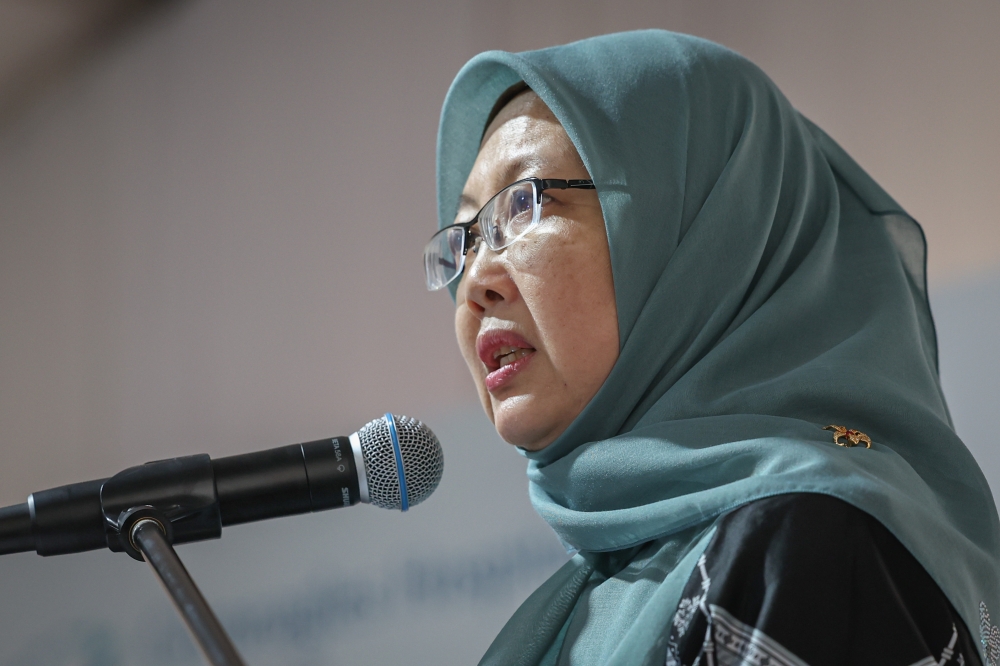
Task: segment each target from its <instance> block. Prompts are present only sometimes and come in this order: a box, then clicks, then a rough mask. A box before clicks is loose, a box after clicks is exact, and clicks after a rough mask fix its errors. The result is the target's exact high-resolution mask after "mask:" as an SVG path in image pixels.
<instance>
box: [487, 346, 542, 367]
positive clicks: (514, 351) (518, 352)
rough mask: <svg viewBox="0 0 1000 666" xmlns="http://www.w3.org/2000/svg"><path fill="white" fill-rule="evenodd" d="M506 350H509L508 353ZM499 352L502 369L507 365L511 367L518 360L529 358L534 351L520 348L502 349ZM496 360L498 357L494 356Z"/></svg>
mask: <svg viewBox="0 0 1000 666" xmlns="http://www.w3.org/2000/svg"><path fill="white" fill-rule="evenodd" d="M505 350H507V351H505ZM497 351H498V353H499V356H500V367H501V368H502V367H504V366H505V365H510V364H511V363H513V362H514V361H516V360H518V359H519V358H524V357H525V356H527V355H528V354H530V353H531V352H533V351H534V350H533V349H522V348H520V347H501V348H500V349H499V350H497ZM494 358H496V357H495V356H494Z"/></svg>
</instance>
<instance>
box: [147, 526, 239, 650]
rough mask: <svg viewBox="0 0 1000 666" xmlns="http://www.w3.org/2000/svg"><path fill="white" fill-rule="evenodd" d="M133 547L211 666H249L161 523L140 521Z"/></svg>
mask: <svg viewBox="0 0 1000 666" xmlns="http://www.w3.org/2000/svg"><path fill="white" fill-rule="evenodd" d="M131 537H132V543H133V544H134V545H135V547H136V548H137V549H138V550H139V551H140V552H141V553H142V556H143V557H144V558H145V560H146V562H147V563H148V564H149V566H151V567H152V568H153V571H155V572H156V575H157V576H159V578H160V582H161V583H163V588H164V589H165V590H166V591H167V594H169V595H170V598H171V599H173V600H174V605H175V606H176V607H177V610H178V612H180V614H181V618H183V620H184V622H185V623H186V624H187V626H188V629H190V630H191V634H192V636H194V640H195V643H197V644H198V647H200V648H201V651H202V653H203V654H204V655H205V659H206V660H207V661H208V663H210V664H212V666H246V663H245V662H244V661H243V658H242V657H240V654H239V652H237V651H236V646H234V645H233V642H232V641H231V640H230V639H229V636H228V635H227V634H226V630H225V629H223V628H222V625H221V624H220V623H219V620H218V618H216V617H215V613H213V612H212V609H211V608H210V607H209V605H208V602H206V601H205V597H203V596H201V592H200V591H199V590H198V587H197V586H196V585H195V584H194V580H192V579H191V575H190V574H189V573H188V572H187V569H185V568H184V564H183V563H182V562H181V560H180V558H179V557H177V553H176V552H174V549H173V547H172V546H171V545H170V542H168V541H167V538H166V536H165V535H164V533H163V528H161V527H160V525H159V523H158V522H157V521H155V520H153V519H151V518H144V519H142V520H140V521H138V522H137V523H136V524H135V526H134V527H133V528H132V534H131Z"/></svg>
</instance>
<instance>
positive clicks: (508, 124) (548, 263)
mask: <svg viewBox="0 0 1000 666" xmlns="http://www.w3.org/2000/svg"><path fill="white" fill-rule="evenodd" d="M529 176H536V177H539V178H562V179H567V180H569V179H577V178H581V179H586V178H590V176H589V174H588V173H587V170H586V168H585V167H584V166H583V161H582V160H581V159H580V155H579V154H578V153H577V151H576V148H575V147H574V146H573V143H572V142H571V141H570V139H569V136H567V134H566V131H565V130H564V129H563V127H562V125H560V124H559V121H558V120H556V118H555V116H554V115H552V112H551V111H549V109H548V107H547V106H546V105H545V104H544V103H543V102H542V101H541V99H539V97H538V96H537V95H535V94H534V93H532V92H526V93H523V94H521V95H519V96H517V97H515V98H514V99H513V100H511V102H510V103H509V104H507V106H505V107H504V108H503V110H502V111H501V112H500V113H499V115H498V116H497V117H496V119H494V121H493V122H492V123H491V124H490V126H489V127H488V128H487V130H486V134H485V136H484V138H483V143H482V146H481V147H480V150H479V156H478V157H477V159H476V163H475V166H473V168H472V172H471V173H470V174H469V179H468V180H467V181H466V183H465V189H464V190H463V193H462V205H461V207H460V209H459V211H458V216H457V219H456V221H459V222H463V221H466V220H469V219H472V217H473V216H475V214H476V212H477V211H478V210H479V209H480V208H481V207H482V206H483V204H485V203H486V202H487V201H488V200H489V199H490V198H491V197H492V196H493V195H494V194H496V193H497V192H499V191H500V190H501V189H503V188H504V187H506V186H507V185H510V184H511V183H513V182H514V181H516V180H520V179H522V178H527V177H529ZM457 296H458V298H457V310H456V312H455V331H456V334H457V336H458V344H459V346H460V347H461V349H462V356H464V357H465V362H466V363H467V364H468V366H469V370H470V371H471V372H472V378H473V379H474V380H475V382H476V388H477V389H478V391H479V397H480V400H482V403H483V408H484V409H485V410H486V413H487V415H489V417H490V419H491V420H492V421H493V423H494V425H496V429H497V432H498V433H500V436H501V437H503V438H504V440H506V441H507V442H510V443H511V444H516V445H517V446H521V447H523V448H525V449H528V450H530V451H537V450H539V449H542V448H544V447H546V446H548V445H549V444H550V443H551V442H552V441H553V440H555V439H556V438H557V437H558V436H559V435H560V434H561V433H562V432H563V431H564V430H565V429H566V427H567V426H569V424H570V423H571V422H572V421H573V419H574V418H576V416H577V415H578V414H579V413H580V412H581V411H582V410H583V408H584V407H585V406H586V405H587V403H588V402H590V399H591V398H593V397H594V394H595V393H597V390H598V389H599V388H600V387H601V384H603V383H604V380H605V379H606V378H607V376H608V373H610V372H611V368H612V366H613V365H614V363H615V361H616V360H617V359H618V316H617V311H616V308H615V293H614V283H613V281H612V276H611V258H610V254H609V252H608V239H607V234H606V232H605V229H604V218H603V216H602V214H601V206H600V203H599V201H598V198H597V193H596V192H595V191H594V190H546V191H545V194H544V195H543V199H542V219H541V223H540V224H539V225H538V226H537V227H536V228H535V229H533V230H532V231H530V232H529V233H528V234H527V235H526V236H525V237H523V238H521V239H520V240H518V241H517V242H515V243H514V244H513V245H510V246H509V247H507V248H505V249H503V250H501V251H500V252H499V253H496V252H493V251H492V250H490V249H489V248H488V247H486V245H485V244H482V243H480V245H479V250H478V252H477V253H473V252H472V251H471V250H470V251H469V254H468V256H467V257H466V264H465V272H464V274H463V275H462V278H461V282H460V283H459V286H458V293H457Z"/></svg>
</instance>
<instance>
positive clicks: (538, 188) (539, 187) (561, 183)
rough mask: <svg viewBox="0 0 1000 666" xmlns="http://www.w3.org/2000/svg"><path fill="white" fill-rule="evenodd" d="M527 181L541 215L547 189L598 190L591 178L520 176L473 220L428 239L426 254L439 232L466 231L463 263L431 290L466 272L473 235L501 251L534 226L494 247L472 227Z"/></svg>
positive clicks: (445, 285) (494, 196) (446, 228)
mask: <svg viewBox="0 0 1000 666" xmlns="http://www.w3.org/2000/svg"><path fill="white" fill-rule="evenodd" d="M526 182H527V183H532V184H533V185H534V186H535V193H536V197H537V201H535V205H536V206H538V207H539V208H538V211H539V216H540V215H541V205H542V193H543V192H544V191H545V190H570V189H572V190H596V189H597V186H596V185H594V181H593V180H589V179H581V178H571V179H568V180H567V179H564V178H537V177H535V176H529V177H528V178H520V179H518V180H515V181H514V182H513V183H511V184H509V185H507V186H505V187H503V188H502V189H501V190H500V191H499V192H497V193H496V194H494V195H493V196H492V197H490V198H489V200H488V201H487V202H486V203H485V204H483V207H482V208H480V209H479V212H477V213H476V214H475V216H473V218H472V219H471V220H469V221H468V222H456V223H455V224H449V225H448V226H446V227H441V228H440V229H438V230H437V231H436V232H434V235H433V236H431V237H430V240H428V241H427V244H426V245H425V246H424V248H425V250H424V252H425V254H426V247H427V246H428V245H430V243H431V241H433V240H434V239H435V238H436V237H437V236H438V235H439V234H442V233H445V232H446V231H447V230H448V229H456V228H460V229H464V230H465V233H464V234H463V235H462V259H461V263H462V265H461V266H460V267H458V268H456V270H455V275H454V276H453V277H452V278H451V279H450V280H448V281H447V282H445V283H444V284H442V285H441V286H439V287H435V288H434V289H432V290H431V289H430V288H429V287H428V289H429V290H431V291H438V290H440V289H444V288H445V287H447V286H448V285H449V284H451V283H452V282H454V281H455V280H456V279H457V278H458V277H459V276H460V275H462V273H464V272H465V257H466V255H467V254H468V253H469V248H472V247H475V238H473V236H476V237H478V238H481V239H482V241H483V242H484V243H486V247H488V248H490V249H491V250H493V251H494V252H499V251H500V250H502V249H504V248H506V247H510V246H511V245H512V244H513V243H515V242H516V241H518V240H519V239H521V238H523V237H524V235H525V234H526V233H528V232H529V231H530V230H531V229H532V228H533V227H534V225H535V223H534V222H533V223H532V224H531V225H530V226H528V228H527V229H525V230H524V231H523V232H522V233H520V234H519V235H518V236H517V237H515V238H513V239H511V240H510V242H508V243H507V244H506V245H501V246H500V247H493V246H492V245H491V244H490V242H489V240H487V239H486V237H485V236H483V235H482V234H477V233H475V232H473V231H472V227H474V226H475V225H476V224H478V223H479V216H480V215H482V213H483V211H484V210H486V208H487V207H488V206H489V205H490V204H491V203H493V201H494V200H496V198H497V197H499V196H500V195H501V194H503V193H504V192H506V191H507V190H509V189H510V188H512V187H514V186H515V185H517V184H519V183H526ZM473 252H475V250H473ZM425 277H426V276H425Z"/></svg>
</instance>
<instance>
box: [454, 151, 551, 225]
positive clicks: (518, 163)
mask: <svg viewBox="0 0 1000 666" xmlns="http://www.w3.org/2000/svg"><path fill="white" fill-rule="evenodd" d="M538 166H539V164H538V160H533V159H529V158H528V157H527V156H524V155H522V156H519V157H516V158H514V159H513V160H511V161H510V162H508V163H507V165H506V166H504V168H503V170H502V171H500V177H499V178H498V180H499V181H500V182H502V183H504V184H503V185H502V186H501V187H500V188H499V189H498V190H497V192H499V191H500V190H502V189H503V188H504V187H507V186H508V185H510V184H512V183H514V182H516V181H518V180H520V179H521V178H523V177H524V176H523V174H524V172H525V171H526V170H528V169H529V168H537V167H538ZM515 176H517V178H515ZM493 194H496V192H494V193H493ZM490 196H493V195H492V194H491V195H490ZM487 201H488V199H487ZM485 203H486V202H485V201H484V202H483V204H485ZM463 208H469V209H471V210H472V211H474V213H473V214H475V212H478V211H479V209H480V208H482V206H481V205H479V204H478V202H477V201H476V200H475V199H474V198H472V197H471V196H469V195H468V194H466V193H465V192H462V196H461V197H459V199H458V212H459V213H461V212H462V209H463ZM470 219H471V215H470Z"/></svg>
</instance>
